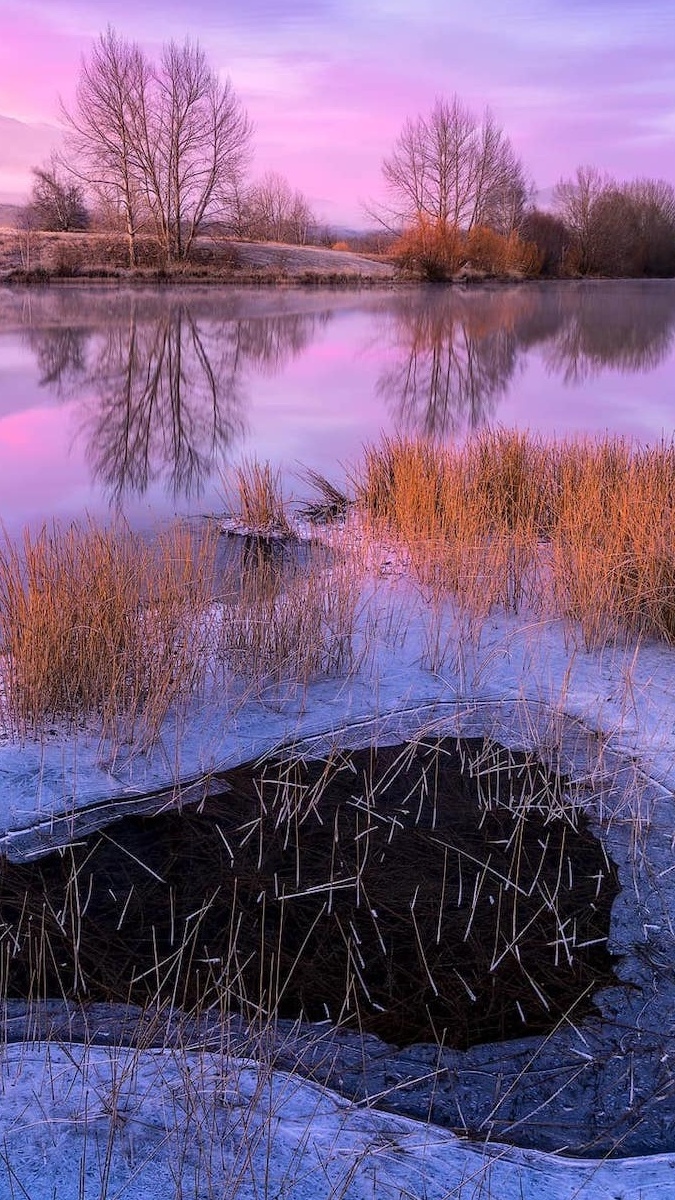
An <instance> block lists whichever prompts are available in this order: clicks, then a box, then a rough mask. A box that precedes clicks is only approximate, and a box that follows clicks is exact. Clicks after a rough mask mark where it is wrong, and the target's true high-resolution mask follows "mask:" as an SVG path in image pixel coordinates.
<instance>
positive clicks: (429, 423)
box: [0, 281, 675, 532]
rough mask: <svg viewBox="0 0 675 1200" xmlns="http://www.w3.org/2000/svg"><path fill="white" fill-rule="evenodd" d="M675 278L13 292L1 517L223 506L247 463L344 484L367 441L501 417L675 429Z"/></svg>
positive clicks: (459, 428) (292, 477) (637, 434)
mask: <svg viewBox="0 0 675 1200" xmlns="http://www.w3.org/2000/svg"><path fill="white" fill-rule="evenodd" d="M674 384H675V282H671V281H663V282H662V281H646V282H643V281H630V282H612V283H600V282H589V283H560V284H557V283H549V284H532V285H523V286H520V287H518V286H514V287H494V288H487V287H486V288H474V289H471V290H462V289H459V288H454V289H451V288H422V287H420V288H414V289H406V290H400V291H393V290H388V291H384V290H363V291H350V292H345V291H329V290H311V291H308V290H300V289H288V290H286V289H274V290H272V289H264V288H260V289H256V290H253V289H251V290H239V289H224V288H223V289H220V288H219V289H212V288H210V289H205V288H194V287H192V288H167V289H161V290H156V289H155V290H150V289H147V290H146V289H133V290H131V289H129V290H124V289H121V290H120V289H116V288H115V289H110V288H103V287H84V286H83V287H79V286H76V287H73V286H68V287H63V288H56V287H55V288H51V289H45V290H35V289H31V290H26V291H23V290H20V289H7V288H5V289H2V290H1V291H0V518H1V519H2V521H3V522H4V525H5V527H6V528H7V529H8V530H10V531H11V532H18V531H19V530H20V529H21V528H22V527H23V526H24V525H25V524H31V525H36V524H40V523H42V522H43V521H49V520H51V519H52V518H54V517H59V518H61V519H64V520H71V519H73V518H81V517H82V516H84V515H85V514H86V513H90V514H92V515H93V516H96V517H97V518H105V517H107V516H109V515H111V514H112V513H114V512H116V511H118V510H119V511H122V512H123V513H124V514H125V515H126V517H127V518H128V519H129V521H130V522H131V523H132V524H133V525H135V526H144V525H147V524H149V523H151V522H155V521H157V520H160V519H163V518H165V517H168V516H170V515H172V514H174V513H181V514H183V513H200V512H212V511H221V510H222V508H223V499H222V493H223V483H222V477H223V475H224V476H225V477H227V473H228V467H230V466H231V464H232V463H236V462H239V461H241V459H242V458H243V457H244V456H252V455H255V456H257V457H258V458H260V459H269V460H270V461H271V462H272V463H273V464H274V465H275V466H279V467H280V468H281V470H282V472H283V475H284V479H285V481H286V487H287V490H288V491H289V492H290V493H292V494H294V495H295V496H302V495H304V494H306V493H307V491H308V489H307V486H306V484H304V483H303V481H302V478H301V466H302V465H304V466H308V467H313V468H314V469H315V470H318V471H320V472H321V473H322V474H324V475H327V476H328V477H329V478H330V479H333V480H335V481H336V482H340V481H342V480H344V478H345V474H346V471H347V470H348V468H349V465H350V464H353V463H354V462H356V461H357V460H358V458H359V455H360V450H361V447H362V445H363V443H364V442H368V441H372V440H376V439H377V438H378V437H379V435H380V433H381V432H386V433H390V434H391V433H395V432H397V431H401V432H403V431H405V432H410V433H417V434H422V435H425V436H429V437H436V438H440V439H450V438H453V437H465V436H467V435H469V436H470V434H471V432H472V431H473V430H477V429H480V428H482V427H484V426H487V425H490V424H499V425H503V426H508V427H510V426H516V427H519V428H522V429H525V428H529V429H531V430H536V431H539V432H542V433H546V434H554V433H555V434H558V435H563V434H572V433H586V434H595V433H598V432H600V433H602V432H604V431H611V432H613V433H618V434H623V435H627V436H630V437H634V438H636V439H638V440H639V441H641V442H647V441H654V440H657V439H659V438H661V437H665V438H666V439H668V440H670V438H671V437H672V436H673V435H674V434H675V386H674Z"/></svg>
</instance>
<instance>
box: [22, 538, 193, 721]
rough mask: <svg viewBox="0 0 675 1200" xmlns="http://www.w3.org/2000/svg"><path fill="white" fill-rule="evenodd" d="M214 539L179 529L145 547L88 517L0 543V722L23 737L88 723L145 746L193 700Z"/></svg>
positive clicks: (137, 541)
mask: <svg viewBox="0 0 675 1200" xmlns="http://www.w3.org/2000/svg"><path fill="white" fill-rule="evenodd" d="M215 545H216V539H215V535H214V534H213V532H212V531H210V530H205V531H203V532H200V534H199V536H196V535H194V534H193V533H191V532H190V531H188V530H186V529H185V528H183V527H180V526H175V527H174V528H172V529H170V530H169V531H167V532H164V533H160V534H159V536H158V537H157V538H156V539H155V540H154V541H153V542H152V543H148V542H147V541H145V540H144V539H143V538H141V537H140V536H139V535H137V534H134V533H132V532H131V530H129V529H128V528H127V527H125V526H113V527H110V528H107V529H106V528H99V527H97V526H96V525H95V524H94V523H93V522H89V523H88V524H87V525H84V526H79V525H71V526H70V527H69V528H66V529H61V528H59V526H57V525H54V526H53V527H52V529H51V530H47V529H43V530H42V531H41V532H40V533H38V534H37V535H35V536H34V535H32V534H31V533H29V532H26V534H25V536H24V541H23V545H22V546H18V545H17V544H15V543H13V542H11V541H10V540H9V539H7V538H6V539H5V542H4V545H3V546H2V547H1V548H0V644H1V646H2V650H3V654H4V656H5V657H4V662H5V666H6V670H5V673H4V674H5V708H6V711H5V714H4V716H5V720H6V721H8V723H9V724H10V725H11V727H12V728H13V729H14V731H15V732H16V733H18V734H19V735H20V736H26V735H31V734H37V733H39V732H41V731H43V730H44V729H45V727H47V726H48V725H49V724H50V723H52V722H54V721H56V720H59V719H64V718H65V719H66V720H67V721H68V722H70V723H71V724H75V725H77V724H78V723H79V722H81V721H82V720H88V719H92V718H94V719H95V720H96V721H97V722H98V723H99V726H100V729H101V732H102V734H103V736H111V737H114V738H115V739H117V740H119V739H120V738H124V739H132V740H137V741H138V742H139V743H140V744H147V743H148V742H149V741H152V740H153V739H154V737H156V735H157V734H158V732H159V729H160V728H161V725H162V722H163V720H164V719H165V717H166V715H167V713H168V712H169V710H170V709H171V708H172V707H174V708H175V707H176V706H177V705H178V704H179V703H180V702H182V701H185V700H186V699H187V698H189V697H191V696H193V695H195V694H196V693H199V692H200V690H201V689H202V688H203V686H204V683H205V678H206V667H207V658H208V655H207V651H208V638H207V635H206V630H205V627H204V624H203V619H202V618H203V613H204V612H205V611H206V610H207V606H208V604H209V602H210V600H211V596H212V586H213V564H214V555H215Z"/></svg>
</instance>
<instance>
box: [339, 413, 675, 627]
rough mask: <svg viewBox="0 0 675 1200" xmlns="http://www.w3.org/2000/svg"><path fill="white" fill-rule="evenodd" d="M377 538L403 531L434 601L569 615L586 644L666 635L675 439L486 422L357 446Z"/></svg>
mask: <svg viewBox="0 0 675 1200" xmlns="http://www.w3.org/2000/svg"><path fill="white" fill-rule="evenodd" d="M352 478H353V483H354V488H355V495H356V502H357V506H358V508H359V510H360V511H361V513H362V514H363V515H364V517H365V519H366V520H367V522H368V523H369V528H370V530H371V536H372V537H373V539H375V540H376V539H378V538H379V539H383V538H384V539H387V540H389V541H390V540H391V539H392V537H394V538H396V539H398V540H399V541H400V542H401V543H402V544H403V545H404V546H405V550H406V553H407V555H408V558H409V561H410V563H411V566H412V569H413V573H414V575H415V577H416V578H417V579H418V581H419V582H420V583H421V584H422V585H423V586H425V587H427V588H428V589H429V596H430V598H431V599H433V600H434V601H435V602H436V603H438V601H439V599H440V598H442V597H447V596H451V597H452V598H453V600H454V602H455V603H456V604H457V605H458V607H459V608H460V610H462V611H463V612H465V613H468V614H470V615H473V616H474V617H481V616H482V617H484V616H485V615H487V614H488V613H490V612H492V611H495V610H502V611H516V612H517V611H520V610H521V609H522V608H524V607H527V608H528V609H529V610H530V611H532V612H534V613H535V614H538V615H541V616H543V617H547V618H554V619H555V618H560V617H563V618H565V619H566V620H567V621H568V622H570V623H571V624H574V625H575V626H576V627H578V628H579V629H580V631H581V635H582V638H583V640H584V643H585V645H586V647H587V648H588V649H593V648H599V647H602V646H603V645H605V644H607V642H608V641H613V640H616V639H617V638H622V637H623V638H625V637H643V636H648V637H656V638H659V639H662V640H663V641H665V642H667V643H668V644H673V642H675V510H674V501H675V447H674V446H673V444H672V443H661V444H659V445H658V446H654V447H642V446H639V445H637V444H635V443H632V442H629V441H627V440H625V439H621V438H613V437H605V438H603V439H599V440H597V441H591V440H589V439H577V440H566V441H546V440H544V439H542V438H539V437H532V436H530V435H528V434H524V433H519V432H517V431H506V430H497V431H488V432H482V433H480V434H478V435H476V437H475V438H473V439H472V440H470V441H468V442H466V443H464V444H452V445H449V446H441V445H438V444H435V443H430V442H420V441H415V440H410V439H406V438H392V439H384V440H383V441H382V442H380V443H379V444H378V445H377V446H369V447H366V449H365V452H364V456H363V460H362V462H361V464H360V465H359V466H358V467H357V468H356V469H355V470H354V471H353V473H352Z"/></svg>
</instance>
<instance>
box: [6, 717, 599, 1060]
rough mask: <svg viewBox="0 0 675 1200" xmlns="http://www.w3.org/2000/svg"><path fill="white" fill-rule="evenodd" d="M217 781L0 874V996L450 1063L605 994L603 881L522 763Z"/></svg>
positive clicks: (550, 788) (369, 765)
mask: <svg viewBox="0 0 675 1200" xmlns="http://www.w3.org/2000/svg"><path fill="white" fill-rule="evenodd" d="M222 785H223V790H222V793H221V794H220V795H218V796H217V797H215V798H212V799H209V800H208V801H207V802H206V803H205V804H204V805H203V806H202V807H201V808H200V809H199V810H196V809H192V808H189V809H184V810H183V811H182V812H175V811H173V812H167V813H163V814H160V815H156V816H151V817H133V818H130V819H126V820H124V821H120V822H117V823H115V824H113V825H110V826H108V827H107V828H106V829H105V830H103V831H101V832H98V833H96V834H94V835H92V836H90V837H88V838H87V839H86V840H84V841H81V842H78V843H77V844H74V845H72V846H70V847H68V848H67V849H66V850H64V851H61V852H55V853H52V854H50V855H48V856H47V857H45V858H42V859H40V860H39V861H36V862H33V863H29V864H21V865H16V864H10V863H8V862H6V861H3V862H2V863H0V916H1V926H0V973H1V976H2V979H1V983H2V993H3V995H9V996H13V997H18V996H21V997H28V998H40V997H44V996H64V995H65V996H68V997H71V996H77V997H81V998H84V997H87V998H90V999H99V1000H100V999H112V1000H121V1001H126V1000H129V999H131V1000H133V1001H135V1002H138V1003H147V1002H148V1001H155V1002H157V1001H160V1002H173V1003H176V1004H180V1005H183V1006H189V1007H194V1006H204V1005H209V1004H221V1005H224V1006H227V1005H228V1004H230V1005H231V1006H232V1007H233V1008H235V1009H239V1010H241V1011H243V1012H244V1013H247V1014H251V1013H253V1012H259V1010H260V1008H262V1009H263V1011H269V1012H277V1013H278V1014H279V1015H281V1016H285V1017H289V1016H290V1017H298V1016H300V1015H302V1016H304V1017H305V1018H308V1019H312V1020H317V1019H323V1018H325V1017H330V1019H331V1020H333V1021H337V1020H343V1021H346V1022H347V1023H349V1024H351V1025H353V1026H356V1027H358V1028H361V1029H364V1030H366V1031H370V1032H374V1033H377V1034H379V1035H380V1036H381V1037H383V1038H385V1039H386V1040H387V1041H391V1042H396V1043H399V1044H407V1043H412V1042H416V1041H429V1040H435V1039H437V1038H438V1039H443V1040H444V1041H445V1043H446V1044H447V1045H452V1046H457V1047H460V1048H464V1047H467V1046H469V1045H472V1044H475V1043H479V1042H485V1041H491V1040H496V1039H503V1038H509V1037H514V1036H521V1035H523V1034H524V1033H527V1034H534V1033H544V1032H546V1031H548V1030H549V1029H551V1028H552V1027H554V1026H555V1025H556V1023H557V1022H558V1021H559V1019H560V1016H561V1015H562V1014H563V1013H565V1012H567V1011H569V1010H570V1009H573V1011H574V1017H575V1020H576V1019H578V1018H579V1017H580V1016H581V1015H583V1013H584V1012H587V1011H588V1010H589V1007H590V1006H591V1003H592V1001H591V997H592V995H593V993H594V991H595V990H597V988H598V987H600V986H604V985H606V984H610V983H613V982H615V979H614V976H613V974H612V959H611V956H610V955H609V954H608V952H607V950H606V938H607V932H608V927H609V916H610V908H611V904H612V901H613V899H614V897H615V896H616V895H617V892H618V883H617V878H616V872H615V869H614V867H613V865H612V864H611V863H610V862H609V861H608V859H607V857H606V855H605V853H604V851H603V849H602V847H601V845H600V843H599V842H598V841H597V840H596V839H594V838H593V837H592V836H591V835H590V833H589V832H588V829H587V826H586V823H585V821H584V819H583V816H582V815H581V814H577V815H576V817H575V818H574V821H573V822H572V821H571V820H570V817H569V812H568V816H567V817H565V818H563V817H560V816H558V817H555V816H551V813H550V809H551V804H550V801H551V799H552V800H553V802H554V803H553V807H555V806H556V804H557V801H558V800H559V799H560V797H561V796H562V789H563V781H561V780H560V779H555V778H553V777H551V776H549V775H547V774H546V772H545V771H544V769H543V768H542V767H541V766H540V765H539V764H538V763H537V762H536V761H535V760H533V758H532V756H529V755H526V754H523V753H516V752H513V751H506V750H504V749H503V748H501V747H497V746H495V745H494V744H492V745H488V744H487V743H484V742H482V741H479V740H465V741H462V742H457V741H456V740H454V739H453V740H444V741H438V740H434V741H423V742H419V743H415V744H414V745H410V746H398V747H389V748H380V749H379V750H377V751H376V750H374V749H368V750H360V751H351V752H343V753H339V754H338V753H336V754H335V755H334V756H333V757H332V758H331V759H330V760H329V761H328V762H325V761H321V762H318V761H308V762H300V761H279V760H268V761H266V762H265V764H264V765H262V766H255V765H252V764H248V765H245V766H242V767H240V768H238V769H237V770H234V771H231V772H228V773H227V774H226V775H223V776H222ZM526 810H527V812H526ZM525 812H526V815H525Z"/></svg>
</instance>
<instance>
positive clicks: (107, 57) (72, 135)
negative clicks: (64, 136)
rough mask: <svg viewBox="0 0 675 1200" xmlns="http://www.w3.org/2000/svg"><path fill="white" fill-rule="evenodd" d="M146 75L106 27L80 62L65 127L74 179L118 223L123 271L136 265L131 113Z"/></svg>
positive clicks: (136, 173)
mask: <svg viewBox="0 0 675 1200" xmlns="http://www.w3.org/2000/svg"><path fill="white" fill-rule="evenodd" d="M149 86H150V69H149V66H148V63H147V61H146V59H145V57H144V55H143V53H142V51H141V50H140V49H139V47H138V46H137V45H135V44H134V43H130V42H125V41H124V40H123V39H122V38H120V37H119V36H118V34H117V33H115V31H114V30H113V29H112V28H111V27H110V26H109V27H108V29H107V30H106V32H105V33H104V34H101V36H100V37H99V39H98V41H97V42H96V44H95V46H94V48H93V50H92V52H91V56H90V58H89V60H88V61H86V60H83V62H82V70H81V75H80V80H79V83H78V86H77V92H76V108H75V111H74V112H73V113H70V112H68V111H67V110H66V109H64V110H63V115H64V117H65V119H66V122H67V124H68V127H69V131H70V132H69V137H68V148H69V150H70V153H71V160H72V161H71V162H70V163H69V165H70V167H71V169H72V170H73V172H74V173H76V174H78V175H79V177H80V178H81V179H82V180H83V181H85V182H86V184H87V186H88V187H89V188H90V189H91V190H92V191H93V192H94V193H95V194H96V195H97V196H98V197H99V198H100V200H101V202H102V205H103V207H104V208H109V207H112V208H113V209H114V210H115V211H117V212H119V213H120V216H121V217H122V220H123V222H124V227H125V231H126V236H127V241H128V247H129V265H130V266H134V265H135V263H136V238H137V235H138V230H139V226H140V224H141V210H142V207H143V203H142V202H143V172H142V168H141V163H140V156H139V153H138V144H137V138H136V113H137V112H138V111H139V109H142V108H143V107H144V103H145V95H146V93H147V91H148V89H149Z"/></svg>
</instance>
